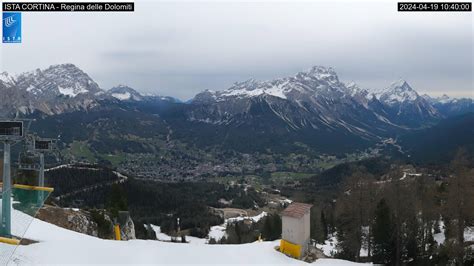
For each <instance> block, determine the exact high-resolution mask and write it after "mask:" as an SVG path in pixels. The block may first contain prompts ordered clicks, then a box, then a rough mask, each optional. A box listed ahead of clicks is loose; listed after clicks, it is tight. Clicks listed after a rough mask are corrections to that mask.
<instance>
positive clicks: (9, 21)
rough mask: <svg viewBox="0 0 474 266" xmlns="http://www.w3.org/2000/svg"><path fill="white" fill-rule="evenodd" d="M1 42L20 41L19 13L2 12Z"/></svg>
mask: <svg viewBox="0 0 474 266" xmlns="http://www.w3.org/2000/svg"><path fill="white" fill-rule="evenodd" d="M2 21H3V23H2V28H3V36H2V40H3V43H21V13H18V12H3V20H2Z"/></svg>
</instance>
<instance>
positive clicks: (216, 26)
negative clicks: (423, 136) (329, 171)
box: [1, 1, 474, 100]
mask: <svg viewBox="0 0 474 266" xmlns="http://www.w3.org/2000/svg"><path fill="white" fill-rule="evenodd" d="M135 10H136V11H135V12H134V13H23V43H22V44H21V45H18V44H3V45H2V46H1V47H2V50H1V70H4V71H7V72H10V73H14V74H15V73H20V72H24V71H29V70H33V69H36V68H45V67H47V66H49V65H51V64H59V63H74V64H76V65H77V66H79V67H80V68H81V69H83V70H84V71H85V72H87V73H88V74H89V75H90V76H91V77H92V78H93V79H94V80H95V81H97V82H98V83H99V85H100V86H101V87H102V88H103V89H109V88H110V87H112V86H114V85H117V84H126V85H129V86H131V87H133V88H135V89H137V90H138V91H140V92H151V93H155V94H160V95H169V96H174V97H178V98H181V99H184V100H185V99H189V98H191V97H192V96H193V95H194V94H196V93H197V92H199V91H202V90H204V89H212V90H219V89H225V88H228V87H229V86H231V85H232V83H234V82H235V81H242V80H246V79H249V78H256V79H260V80H267V79H272V78H277V77H282V76H290V75H293V74H295V73H296V72H298V71H302V70H305V69H308V68H310V67H311V66H313V65H324V66H331V67H334V68H335V70H336V72H337V73H338V75H339V79H340V80H342V81H347V82H348V81H351V80H353V81H355V82H356V83H358V84H359V85H360V86H361V87H366V88H383V87H386V86H388V85H389V84H390V83H391V82H392V81H393V80H396V79H399V78H403V79H406V80H407V81H408V82H409V83H410V84H411V85H412V87H413V88H415V89H416V90H417V91H419V92H421V93H425V92H427V93H428V94H431V95H434V96H437V95H440V94H443V93H447V94H448V95H451V96H457V97H459V96H468V97H474V87H473V15H472V13H417V12H414V13H399V12H397V11H396V2H395V1H383V2H380V1H370V2H365V3H361V2H358V3H351V2H342V1H330V2H317V3H314V2H312V3H310V2H295V1H291V2H290V1H288V2H281V1H280V2H259V3H249V2H227V1H226V2H216V1H214V2H202V1H200V2H182V1H180V2H174V3H172V2H160V1H154V2H151V1H149V2H144V1H135Z"/></svg>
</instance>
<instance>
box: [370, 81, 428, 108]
mask: <svg viewBox="0 0 474 266" xmlns="http://www.w3.org/2000/svg"><path fill="white" fill-rule="evenodd" d="M375 95H376V96H377V98H378V99H379V100H380V101H382V102H384V103H386V104H389V105H392V104H396V103H403V102H412V101H415V100H416V99H418V97H420V96H419V95H418V93H417V92H416V91H415V90H414V89H413V88H412V87H411V86H410V85H409V84H408V82H406V81H405V80H403V79H400V80H397V81H395V82H393V83H392V84H390V86H388V87H387V88H386V89H383V90H380V91H376V92H375Z"/></svg>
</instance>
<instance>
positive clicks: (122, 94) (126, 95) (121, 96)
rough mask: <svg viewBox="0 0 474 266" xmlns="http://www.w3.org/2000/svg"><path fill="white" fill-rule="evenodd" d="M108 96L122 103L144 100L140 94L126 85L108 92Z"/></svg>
mask: <svg viewBox="0 0 474 266" xmlns="http://www.w3.org/2000/svg"><path fill="white" fill-rule="evenodd" d="M107 94H109V95H110V96H112V97H114V98H116V99H118V100H121V101H126V100H132V101H141V100H142V99H143V96H142V95H141V94H140V93H139V92H137V91H136V90H134V89H132V88H130V87H128V86H126V85H118V86H116V87H113V88H111V89H110V90H108V91H107Z"/></svg>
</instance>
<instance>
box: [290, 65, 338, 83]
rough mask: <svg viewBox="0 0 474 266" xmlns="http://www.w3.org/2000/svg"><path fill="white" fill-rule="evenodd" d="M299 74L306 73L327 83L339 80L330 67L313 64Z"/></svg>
mask: <svg viewBox="0 0 474 266" xmlns="http://www.w3.org/2000/svg"><path fill="white" fill-rule="evenodd" d="M299 74H303V75H304V74H306V75H308V76H312V77H314V78H316V79H318V80H324V81H327V82H329V83H337V82H339V78H338V77H337V74H336V71H334V69H333V68H332V67H324V66H313V67H312V68H310V69H309V70H308V71H306V72H300V73H299Z"/></svg>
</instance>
